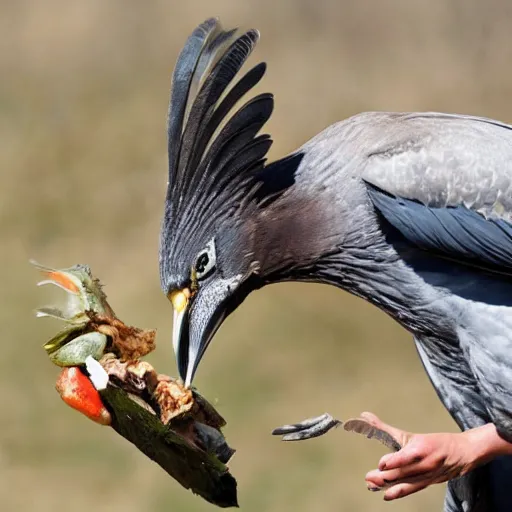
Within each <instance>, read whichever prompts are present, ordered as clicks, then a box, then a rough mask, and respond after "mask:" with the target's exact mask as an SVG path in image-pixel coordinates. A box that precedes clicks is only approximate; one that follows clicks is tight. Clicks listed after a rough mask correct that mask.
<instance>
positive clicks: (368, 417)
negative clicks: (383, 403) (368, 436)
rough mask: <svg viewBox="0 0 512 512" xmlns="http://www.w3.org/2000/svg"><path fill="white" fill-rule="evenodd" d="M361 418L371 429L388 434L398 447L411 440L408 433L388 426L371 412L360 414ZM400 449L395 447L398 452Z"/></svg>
mask: <svg viewBox="0 0 512 512" xmlns="http://www.w3.org/2000/svg"><path fill="white" fill-rule="evenodd" d="M361 418H362V419H364V420H365V421H367V422H368V423H369V424H370V425H371V426H372V427H374V428H376V429H378V430H382V431H383V432H386V433H387V434H389V435H390V436H391V437H392V438H393V439H394V440H395V441H396V442H397V443H398V444H399V445H400V447H403V446H405V445H406V444H407V442H408V441H409V439H410V438H411V433H410V432H407V431H405V430H401V429H399V428H396V427H393V426H391V425H388V424H387V423H385V422H383V421H382V420H381V419H380V418H379V417H378V416H376V415H375V414H373V413H371V412H363V413H361ZM400 447H395V449H398V450H399V449H400Z"/></svg>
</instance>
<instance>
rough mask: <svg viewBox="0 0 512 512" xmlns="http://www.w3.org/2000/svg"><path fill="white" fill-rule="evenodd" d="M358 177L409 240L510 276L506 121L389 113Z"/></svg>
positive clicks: (511, 190) (511, 149) (510, 152)
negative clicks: (390, 118)
mask: <svg viewBox="0 0 512 512" xmlns="http://www.w3.org/2000/svg"><path fill="white" fill-rule="evenodd" d="M386 128H387V131H386V134H385V135H384V137H383V138H381V140H380V141H379V142H378V143H375V144H373V145H370V146H371V147H370V149H369V150H368V154H367V156H366V165H365V168H364V171H363V173H362V178H363V180H364V181H365V182H366V184H367V188H368V193H369V196H370V198H371V201H372V202H373V205H374V207H375V208H376V210H377V211H378V212H379V214H380V215H381V216H382V217H384V219H385V220H386V221H387V222H388V223H389V224H391V225H392V226H393V227H394V228H395V229H396V230H398V231H399V232H400V233H401V234H402V235H403V236H404V237H405V239H407V240H408V241H409V242H410V243H411V244H413V245H415V246H417V247H419V248H420V249H423V250H426V251H431V252H433V253H436V254H438V255H439V256H444V257H447V258H450V259H452V260H456V261H458V262H460V263H467V264H470V265H474V266H477V267H480V268H484V269H486V270H491V271H495V272H501V273H505V274H508V275H512V127H511V126H508V125H504V124H500V123H498V122H495V121H491V120H488V119H484V118H476V117H468V116H456V115H445V114H409V115H402V116H399V117H394V118H392V121H390V122H389V124H388V125H387V127H386Z"/></svg>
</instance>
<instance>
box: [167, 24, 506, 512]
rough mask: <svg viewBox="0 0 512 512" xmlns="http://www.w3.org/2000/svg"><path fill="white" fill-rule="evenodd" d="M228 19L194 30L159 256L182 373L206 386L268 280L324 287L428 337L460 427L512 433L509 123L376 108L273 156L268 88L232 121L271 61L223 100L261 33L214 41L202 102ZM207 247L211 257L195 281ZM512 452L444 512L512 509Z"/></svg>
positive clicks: (437, 377) (430, 357) (424, 343)
mask: <svg viewBox="0 0 512 512" xmlns="http://www.w3.org/2000/svg"><path fill="white" fill-rule="evenodd" d="M219 30H220V29H219V27H218V24H217V23H216V22H215V21H212V20H210V21H208V22H206V23H205V24H203V26H202V28H200V29H198V30H197V31H196V32H195V35H193V36H192V38H191V39H190V40H189V42H188V43H187V45H186V46H185V49H184V51H183V53H182V55H181V57H180V59H179V61H178V64H177V67H176V71H175V79H174V86H173V91H172V94H171V105H170V114H169V166H170V170H169V188H168V194H167V199H166V204H165V213H164V222H163V227H162V236H161V251H160V266H161V267H160V268H161V281H162V288H163V290H164V292H165V293H166V294H172V292H174V291H176V290H178V289H185V288H186V289H188V290H189V292H187V293H188V294H187V297H189V296H190V298H189V299H187V310H186V320H185V321H184V322H185V324H186V326H185V328H183V329H181V328H180V331H179V336H178V338H179V339H177V340H176V350H177V358H178V366H179V369H180V372H181V373H182V377H183V378H184V379H186V381H187V383H190V382H191V380H192V378H193V376H194V373H195V370H196V368H197V364H198V362H199V360H200V359H201V357H202V355H203V353H204V351H205V349H206V346H207V345H208V343H209V341H210V340H211V338H212V336H213V335H214V333H215V331H216V330H217V329H218V327H219V326H220V325H221V323H222V321H223V320H224V319H225V318H226V317H227V316H228V315H229V314H230V313H231V312H232V311H233V310H234V309H235V308H236V307H237V306H238V305H239V304H240V303H241V302H242V301H243V300H244V298H245V297H246V296H247V294H249V293H250V292H252V291H253V290H255V289H256V288H259V287H261V286H264V285H266V284H269V283H275V282H282V281H290V280H294V281H307V282H320V283H327V284H331V285H334V286H337V287H340V288H343V289H345V290H348V291H349V292H351V293H353V294H356V295H358V296H360V297H363V298H364V299H366V300H367V301H369V302H371V303H373V304H374V305H376V306H377V307H379V308H380V309H382V310H384V311H385V312H387V313H388V314H389V315H390V316H392V317H393V318H394V319H395V320H396V321H398V322H399V323H400V324H401V325H403V326H404V327H405V328H406V329H407V330H408V331H409V332H410V333H411V334H412V335H413V337H414V340H415V343H416V346H417V348H418V352H419V355H420V357H421V359H422V361H423V364H424V366H425V369H426V371H427V373H428V374H429V376H430V378H431V381H432V383H433V385H434V387H435V388H436V390H437V392H438V394H439V397H440V399H441V400H442V402H443V403H444V405H445V407H446V408H447V409H448V411H449V412H450V413H451V415H452V416H453V417H454V419H455V420H456V422H457V423H458V425H459V426H460V428H461V429H468V428H471V427H475V426H479V425H482V424H484V423H487V422H493V423H495V425H496V426H497V428H498V431H499V432H500V434H501V435H502V436H503V437H504V438H505V439H507V440H509V441H512V385H511V383H512V358H511V356H510V354H512V299H511V297H512V127H511V126H509V125H506V124H504V123H500V122H498V121H493V120H490V119H484V118H479V117H471V116H461V115H448V114H439V113H407V114H399V113H380V112H373V113H372V112H370V113H364V114H360V115H357V116H354V117H352V118H349V119H347V120H345V121H342V122H340V123H337V124H335V125H333V126H331V127H329V128H327V129H326V130H324V131H323V132H322V133H320V134H319V135H317V136H316V137H314V138H313V139H311V140H310V141H309V142H307V143H306V144H304V145H303V146H302V147H301V148H299V149H298V150H297V151H295V152H294V153H293V154H291V155H289V156H288V157H286V158H284V159H282V160H279V161H276V162H274V163H272V164H270V165H265V156H266V152H267V151H268V148H269V147H270V138H269V137H268V136H257V133H258V132H259V130H261V128H262V127H263V125H264V123H265V122H266V121H267V119H268V118H269V116H270V114H271V110H272V97H271V96H270V95H259V96H257V97H256V98H255V99H253V100H251V101H249V102H248V103H246V106H245V107H243V108H242V110H239V111H238V113H236V114H234V115H233V116H232V117H231V118H228V117H227V116H228V111H229V110H231V108H232V107H234V104H235V103H236V101H235V100H238V99H240V98H241V96H242V95H243V94H245V93H247V92H249V91H250V89H251V88H252V86H253V85H254V84H255V83H256V82H257V81H258V80H259V79H260V78H261V76H262V75H263V67H260V68H258V67H257V68H255V70H256V71H255V70H253V71H252V73H253V74H254V80H253V79H252V78H251V77H249V78H247V76H248V75H246V78H245V82H243V81H244V78H242V82H243V85H238V90H239V91H240V94H238V93H232V96H231V97H232V99H233V100H231V99H230V100H225V101H227V104H225V108H224V106H222V103H221V102H220V96H221V94H222V93H223V92H224V91H225V89H226V87H227V86H228V85H229V83H230V81H231V80H233V78H234V76H235V74H236V73H237V72H238V70H239V69H240V67H241V66H242V64H243V62H244V61H245V59H246V58H247V56H248V54H249V53H250V50H251V49H252V47H253V46H254V44H255V42H256V40H257V36H256V34H257V33H256V32H254V31H250V32H248V33H247V35H245V36H241V38H240V39H236V38H235V36H233V39H232V40H233V41H234V43H232V46H227V47H226V45H225V44H224V42H223V44H222V45H220V47H218V46H216V45H213V47H214V48H217V51H218V52H219V53H218V55H217V54H216V55H215V59H214V60H215V61H216V62H217V64H216V65H213V68H212V67H211V66H206V67H204V68H202V69H204V70H205V73H206V76H202V77H200V78H199V79H198V80H199V82H200V83H202V84H203V85H202V88H201V89H200V90H199V93H198V94H197V95H196V96H195V99H194V100H193V101H194V103H193V104H192V106H190V102H187V97H188V93H187V91H188V89H189V85H188V84H189V83H190V80H191V76H193V73H194V70H195V69H197V66H198V64H197V63H198V60H200V56H201V48H205V47H206V48H208V43H207V42H208V41H209V40H210V39H209V38H211V37H214V36H212V35H211V34H219V33H222V32H219ZM230 37H231V36H230ZM205 45H206V46H205ZM219 48H220V49H219ZM226 48H227V49H226ZM229 48H231V50H230V49H229ZM209 70H210V71H209ZM216 70H217V71H216ZM250 73H251V72H250ZM242 82H239V84H242ZM253 82H254V83H253ZM235 88H236V87H235ZM232 90H234V89H232ZM227 97H230V96H229V94H228V96H227ZM219 105H221V106H219ZM228 107H229V108H228ZM187 109H189V111H190V114H189V117H188V121H187V126H186V128H185V129H184V130H183V117H184V113H185V112H186V111H187ZM226 119H228V120H227V121H226V123H227V124H226V125H225V126H226V127H225V129H224V130H225V131H224V132H220V134H219V135H218V136H217V138H215V137H213V141H212V140H211V138H212V137H211V136H212V135H213V132H214V131H215V130H214V128H216V127H217V123H218V122H220V121H224V120H226ZM208 148H209V149H208ZM205 150H206V152H205ZM209 243H210V245H209V246H208V244H209ZM206 246H208V247H210V250H209V252H208V251H207V252H206V253H205V252H204V251H203V252H201V250H202V249H203V248H204V247H206ZM211 248H213V249H211ZM198 254H200V255H201V258H199V259H198ZM205 254H206V256H205ZM205 258H206V260H208V261H212V260H213V261H214V264H212V265H211V268H209V271H208V275H207V276H205V277H204V278H202V279H201V280H198V279H196V275H197V272H196V270H197V269H198V268H200V269H201V270H202V269H203V267H204V265H202V263H204V261H206V260H205ZM198 262H201V265H199V263H198ZM185 324H184V325H185ZM511 460H512V459H511V458H504V459H502V460H500V461H499V462H498V461H493V462H492V463H490V464H488V465H487V466H485V467H482V468H480V469H479V470H477V471H476V472H473V473H472V474H471V475H468V476H467V477H464V478H462V479H460V480H458V481H455V482H452V483H450V486H449V492H448V494H447V501H446V504H445V509H446V510H464V511H473V512H474V511H476V510H482V508H478V507H484V508H483V509H485V510H490V509H492V510H499V511H504V510H512V505H511V504H510V497H509V494H508V493H507V492H498V491H497V490H496V489H497V487H496V485H495V483H496V481H497V480H496V478H497V477H496V475H497V474H500V475H502V476H503V475H504V474H505V475H507V476H508V478H511V477H512V463H511ZM498 464H500V470H499V471H497V469H496V468H497V465H498ZM507 500H508V501H507ZM490 501H492V504H490ZM485 507H489V508H485Z"/></svg>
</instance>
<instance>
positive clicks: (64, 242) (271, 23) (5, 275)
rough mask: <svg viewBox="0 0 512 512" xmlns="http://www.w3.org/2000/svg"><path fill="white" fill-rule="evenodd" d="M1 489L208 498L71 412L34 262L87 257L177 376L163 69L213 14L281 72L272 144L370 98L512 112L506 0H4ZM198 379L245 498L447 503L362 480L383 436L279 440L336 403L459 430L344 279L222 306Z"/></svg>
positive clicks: (400, 106)
mask: <svg viewBox="0 0 512 512" xmlns="http://www.w3.org/2000/svg"><path fill="white" fill-rule="evenodd" d="M0 8H1V11H0V34H1V36H0V42H1V46H0V69H1V70H2V79H1V80H0V173H1V178H2V182H1V185H0V228H1V240H2V242H1V243H2V250H1V251H0V258H1V259H0V268H1V273H2V274H1V278H2V286H1V289H0V293H1V305H2V307H1V309H0V333H1V340H2V358H1V359H0V369H1V373H0V375H1V377H0V378H1V386H0V407H1V411H2V412H1V414H0V474H1V478H0V503H1V506H0V508H1V510H2V511H6V512H7V511H9V512H10V511H16V512H17V511H38V512H47V511H52V512H59V511H64V510H67V511H71V510H72V511H73V512H82V511H89V510H94V511H96V512H103V511H113V512H115V511H123V512H132V511H137V512H139V511H141V510H144V511H149V512H164V511H170V510H177V511H180V510H187V511H190V512H200V511H205V512H206V511H211V510H214V507H213V506H211V505H209V504H207V503H205V502H203V501H202V500H201V499H200V498H198V497H195V496H193V495H192V494H191V493H189V492H188V491H185V490H184V489H182V488H181V487H180V486H179V485H178V484H177V483H176V482H174V480H172V479H171V478H170V477H168V476H167V475H166V474H165V473H164V472H163V471H162V470H161V469H160V468H159V467H158V466H156V465H155V464H153V463H152V462H150V461H149V460H148V459H146V458H145V457H144V456H143V455H142V454H141V453H139V452H138V451H137V450H135V449H134V448H133V447H132V446H131V445H129V444H128V443H127V442H126V441H125V440H124V439H122V438H120V437H118V436H117V435H116V434H115V433H114V432H113V431H112V430H110V429H108V428H104V427H100V426H98V425H96V424H93V423H92V422H90V421H87V420H86V419H85V418H84V417H82V416H81V415H79V414H77V413H76V412H74V411H72V410H71V409H68V408H67V407H66V406H65V405H64V404H63V403H62V402H61V400H60V398H59V396H58V395H57V393H56V392H55V390H54V382H55V378H56V376H57V373H58V370H57V368H56V367H54V366H52V364H51V363H50V362H49V360H48V358H47V357H46V355H45V353H44V351H43V349H42V347H41V346H42V344H43V343H44V342H45V341H46V340H47V339H48V338H49V336H50V335H51V334H53V333H55V332H56V330H57V329H58V328H59V327H60V326H59V325H57V324H56V323H55V322H53V321H51V320H46V321H45V320H36V319H35V317H34V314H33V310H34V308H36V307H37V306H40V305H44V304H47V303H48V302H50V303H51V301H52V300H54V299H55V297H57V296H58V295H59V294H58V293H57V294H56V295H55V294H53V293H52V291H51V290H48V289H45V288H43V289H37V288H36V287H35V283H36V282H37V279H38V275H37V274H36V272H35V270H33V269H32V268H31V267H30V266H29V263H28V260H29V258H35V259H37V260H39V261H40V262H42V263H44V264H47V265H50V266H54V267H67V266H70V265H72V264H74V263H78V262H82V263H88V264H89V265H90V266H91V267H92V269H93V271H94V273H95V274H96V275H97V276H98V277H100V278H101V280H102V281H103V282H104V283H105V284H106V288H105V289H106V292H107V294H108V296H109V299H110V302H111V304H112V305H113V307H114V309H115V310H116V312H117V314H118V316H119V317H120V318H121V319H123V320H125V321H126V322H128V323H130V324H132V325H137V326H140V327H155V328H157V329H158V333H159V334H158V338H157V341H158V348H157V351H156V353H154V354H153V355H152V356H151V357H150V360H151V362H152V363H154V364H155V365H156V366H157V368H158V370H159V371H160V372H164V373H169V374H171V375H176V367H175V365H174V358H173V354H172V348H171V306H170V305H169V303H168V301H167V299H166V298H165V297H164V295H163V294H162V293H161V291H160V288H159V278H158V258H157V249H158V236H159V228H160V215H161V212H162V205H163V199H164V193H165V184H166V172H167V170H166V158H167V156H166V138H165V137H166V135H165V122H166V110H167V102H168V91H169V84H170V81H169V77H170V73H171V70H172V67H173V65H174V62H175V59H176V57H177V54H178V52H179V50H180V49H181V46H182V44H183V43H184V41H185V39H186V37H187V36H188V34H189V33H190V32H191V31H192V30H193V29H194V28H195V26H196V25H197V24H199V23H200V22H202V21H203V19H205V18H207V17H209V16H219V17H220V18H221V20H222V21H223V23H224V25H225V26H241V27H242V28H251V27H254V28H258V29H259V30H260V31H261V35H262V39H261V43H260V45H259V46H258V48H257V49H256V51H255V53H254V54H253V56H252V58H251V61H250V62H251V63H252V64H251V65H254V64H255V63H256V62H259V61H260V60H266V61H267V62H268V64H269V68H268V74H267V76H266V78H265V79H264V80H263V83H262V85H261V86H260V87H259V90H268V91H271V92H273V93H274V94H275V98H276V109H275V113H274V115H273V117H272V119H271V120H270V122H269V123H268V125H267V130H268V131H269V133H271V134H272V135H273V137H274V140H275V144H274V146H273V148H272V151H271V157H279V156H282V155H284V154H286V153H287V152H289V151H291V150H293V149H294V148H296V147H297V146H299V145H300V144H302V143H303V142H305V141H306V140H308V139H309V138H310V137H312V136H313V135H315V134H316V133H318V132H319V131H320V130H322V129H323V128H325V127H326V126H328V125H329V124H331V123H333V122H335V121H338V120H341V119H343V118H345V117H347V116H350V115H352V114H355V113H357V112H360V111H363V110H399V111H404V110H440V111H448V112H461V113H468V114H469V113H471V114H478V115H485V116H489V117H495V118H498V119H500V120H503V121H506V122H507V121H508V122H512V101H511V99H512V71H511V69H510V66H511V63H512V35H511V32H510V27H511V23H512V3H511V2H510V1H509V0H487V1H486V2H482V1H481V0H401V1H400V0H396V1H387V2H382V1H378V0H374V1H370V0H359V1H358V2H355V1H353V2H350V1H348V0H346V1H342V0H322V1H320V0H279V1H276V0H245V1H237V0H204V1H201V2H197V1H190V2H172V1H159V0H153V1H151V2H140V1H131V0H110V1H108V2H106V1H104V0H89V1H87V2H85V1H78V0H46V1H45V2H39V1H36V0H32V1H30V0H13V1H10V2H9V1H6V0H3V1H1V2H0ZM195 384H196V385H197V386H198V388H199V389H200V390H201V391H202V393H203V394H204V395H205V396H206V397H207V398H208V399H210V400H211V401H213V402H214V403H215V404H216V406H217V407H218V409H219V411H220V412H221V413H222V414H223V415H224V416H225V417H226V418H227V419H228V422H229V424H228V427H227V429H226V435H227V437H228V440H229V442H230V444H232V445H233V446H234V447H236V448H237V450H238V451H237V454H236V455H235V457H234V459H233V460H232V463H231V469H232V472H233V474H234V475H235V476H236V477H237V479H238V484H239V500H240V504H241V507H242V510H244V511H246V512H253V511H254V512H256V511H258V512H259V511H263V510H264V511H267V512H277V511H279V512H285V511H291V510H293V511H313V510H318V509H320V508H321V509H322V510H323V511H325V512H328V511H335V510H336V511H339V510H347V511H384V510H393V511H397V512H399V511H418V512H423V511H429V512H431V511H434V510H441V508H442V500H443V496H444V486H437V487H434V488H430V489H428V490H426V491H423V492H421V493H419V494H417V495H415V496H413V497H410V498H406V499H405V500H402V501H399V502H396V503H393V504H388V503H384V502H383V501H382V496H381V495H379V494H378V493H369V492H368V491H367V490H366V485H365V482H364V475H365V473H366V472H367V471H368V470H370V469H373V468H374V467H375V466H376V464H377V461H378V460H379V458H380V457H381V456H382V455H383V454H384V453H385V451H384V448H383V447H381V446H380V444H379V443H377V442H375V441H368V440H365V439H364V438H362V437H359V436H356V435H355V434H350V433H346V432H344V431H343V430H338V431H333V432H331V433H329V434H328V435H327V436H325V437H323V438H320V439H316V440H313V441H310V442H306V443H303V444H300V443H299V444H293V443H292V444H286V443H281V442H280V441H279V440H278V439H277V438H274V437H272V436H271V435H270V432H271V430H272V429H273V428H274V427H276V426H278V425H281V424H283V423H287V422H291V421H296V420H301V419H304V418H305V417H307V416H313V415H317V414H320V413H323V412H325V411H328V412H330V413H332V414H334V415H335V416H337V417H338V418H340V419H347V418H349V417H352V416H355V415H357V414H359V413H360V412H361V411H363V410H370V411H373V412H375V413H377V414H378V415H380V416H381V417H382V418H383V419H384V420H386V421H388V422H390V423H392V424H394V425H396V426H399V427H402V428H404V429H409V430H412V431H423V432H426V431H442V430H449V431H454V430H455V425H454V423H453V422H452V421H451V419H450V418H449V416H448V414H447V413H446V412H445V411H444V409H443V408H442V406H441V404H440V402H439V401H438V399H437V397H436V396H435V393H434V391H433V389H432V388H431V386H430V383H429V382H428V379H427V376H426V375H425V373H424V371H423V369H422V367H421V365H420V362H419V359H418V357H417V355H416V352H415V349H414V346H413V343H412V340H411V337H410V336H409V335H408V334H407V333H405V332H404V331H403V330H402V329H401V328H400V327H398V326H397V325H395V324H394V323H393V322H392V321H391V320H390V319H389V318H387V317H386V316H385V315H384V314H382V313H381V312H379V311H378V310H377V309H375V308H373V307H372V306H370V305H368V304H366V303H364V302H363V301H361V300H359V299H356V298H354V297H352V296H349V295H348V294H346V293H344V292H342V291H339V290H336V289H334V288H328V287H322V286H316V285H306V284H301V285H298V284H290V285H278V286H273V287H269V288H267V289H263V290H261V291H259V292H257V293H255V294H254V295H252V296H250V297H249V299H248V300H247V301H246V302H245V303H244V304H243V306H242V307H241V308H240V309H239V310H238V311H237V312H236V313H235V314H234V315H233V316H232V317H230V318H229V319H228V321H227V322H226V323H225V325H224V326H223V327H222V329H221V330H220V331H219V333H218V334H217V336H216V339H215V340H214V342H213V343H212V345H211V347H210V349H209V350H208V353H207V355H206V357H205V358H204V360H203V363H202V365H201V367H200V371H199V373H198V375H197V380H196V381H195Z"/></svg>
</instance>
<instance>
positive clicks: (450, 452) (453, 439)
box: [361, 412, 512, 501]
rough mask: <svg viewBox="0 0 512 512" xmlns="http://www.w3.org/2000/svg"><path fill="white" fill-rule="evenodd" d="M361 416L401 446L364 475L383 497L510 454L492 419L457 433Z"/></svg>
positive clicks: (401, 493)
mask: <svg viewBox="0 0 512 512" xmlns="http://www.w3.org/2000/svg"><path fill="white" fill-rule="evenodd" d="M361 417H362V418H364V419H365V420H366V421H368V422H369V423H371V424H372V425H373V426H375V427H376V428H378V429H381V430H383V431H385V432H387V433H388V434H390V435H391V436H392V437H393V438H394V439H396V440H397V441H398V442H399V444H400V445H401V446H402V449H401V450H399V451H397V452H395V453H388V454H386V455H384V456H383V457H382V458H381V459H380V461H379V465H378V469H374V470H372V471H370V472H369V473H367V475H366V484H367V486H368V489H369V490H372V491H380V490H385V492H384V500H385V501H391V500H395V499H398V498H403V497H405V496H409V495H411V494H414V493H415V492H418V491H421V490H423V489H425V488H426V487H428V486H430V485H432V484H438V483H442V482H446V481H447V480H451V479H453V478H456V477H458V476H461V475H464V474H465V473H467V472H469V471H471V470H473V469H475V468H476V467H478V466H480V465H482V464H485V463H486V462H489V461H490V460H492V459H493V458H495V457H497V456H499V455H512V444H510V443H508V442H507V441H505V440H504V439H503V438H502V437H500V435H499V434H498V432H497V430H496V427H495V426H494V425H493V424H492V423H488V424H487V425H483V426H481V427H478V428H474V429H471V430H467V431H465V432H459V433H435V434H413V433H411V432H407V431H405V430H400V429H398V428H395V427H392V426H391V425H388V424H386V423H384V422H383V421H381V420H380V419H379V418H378V417H377V416H375V415H374V414H372V413H369V412H365V413H363V414H362V415H361Z"/></svg>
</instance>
